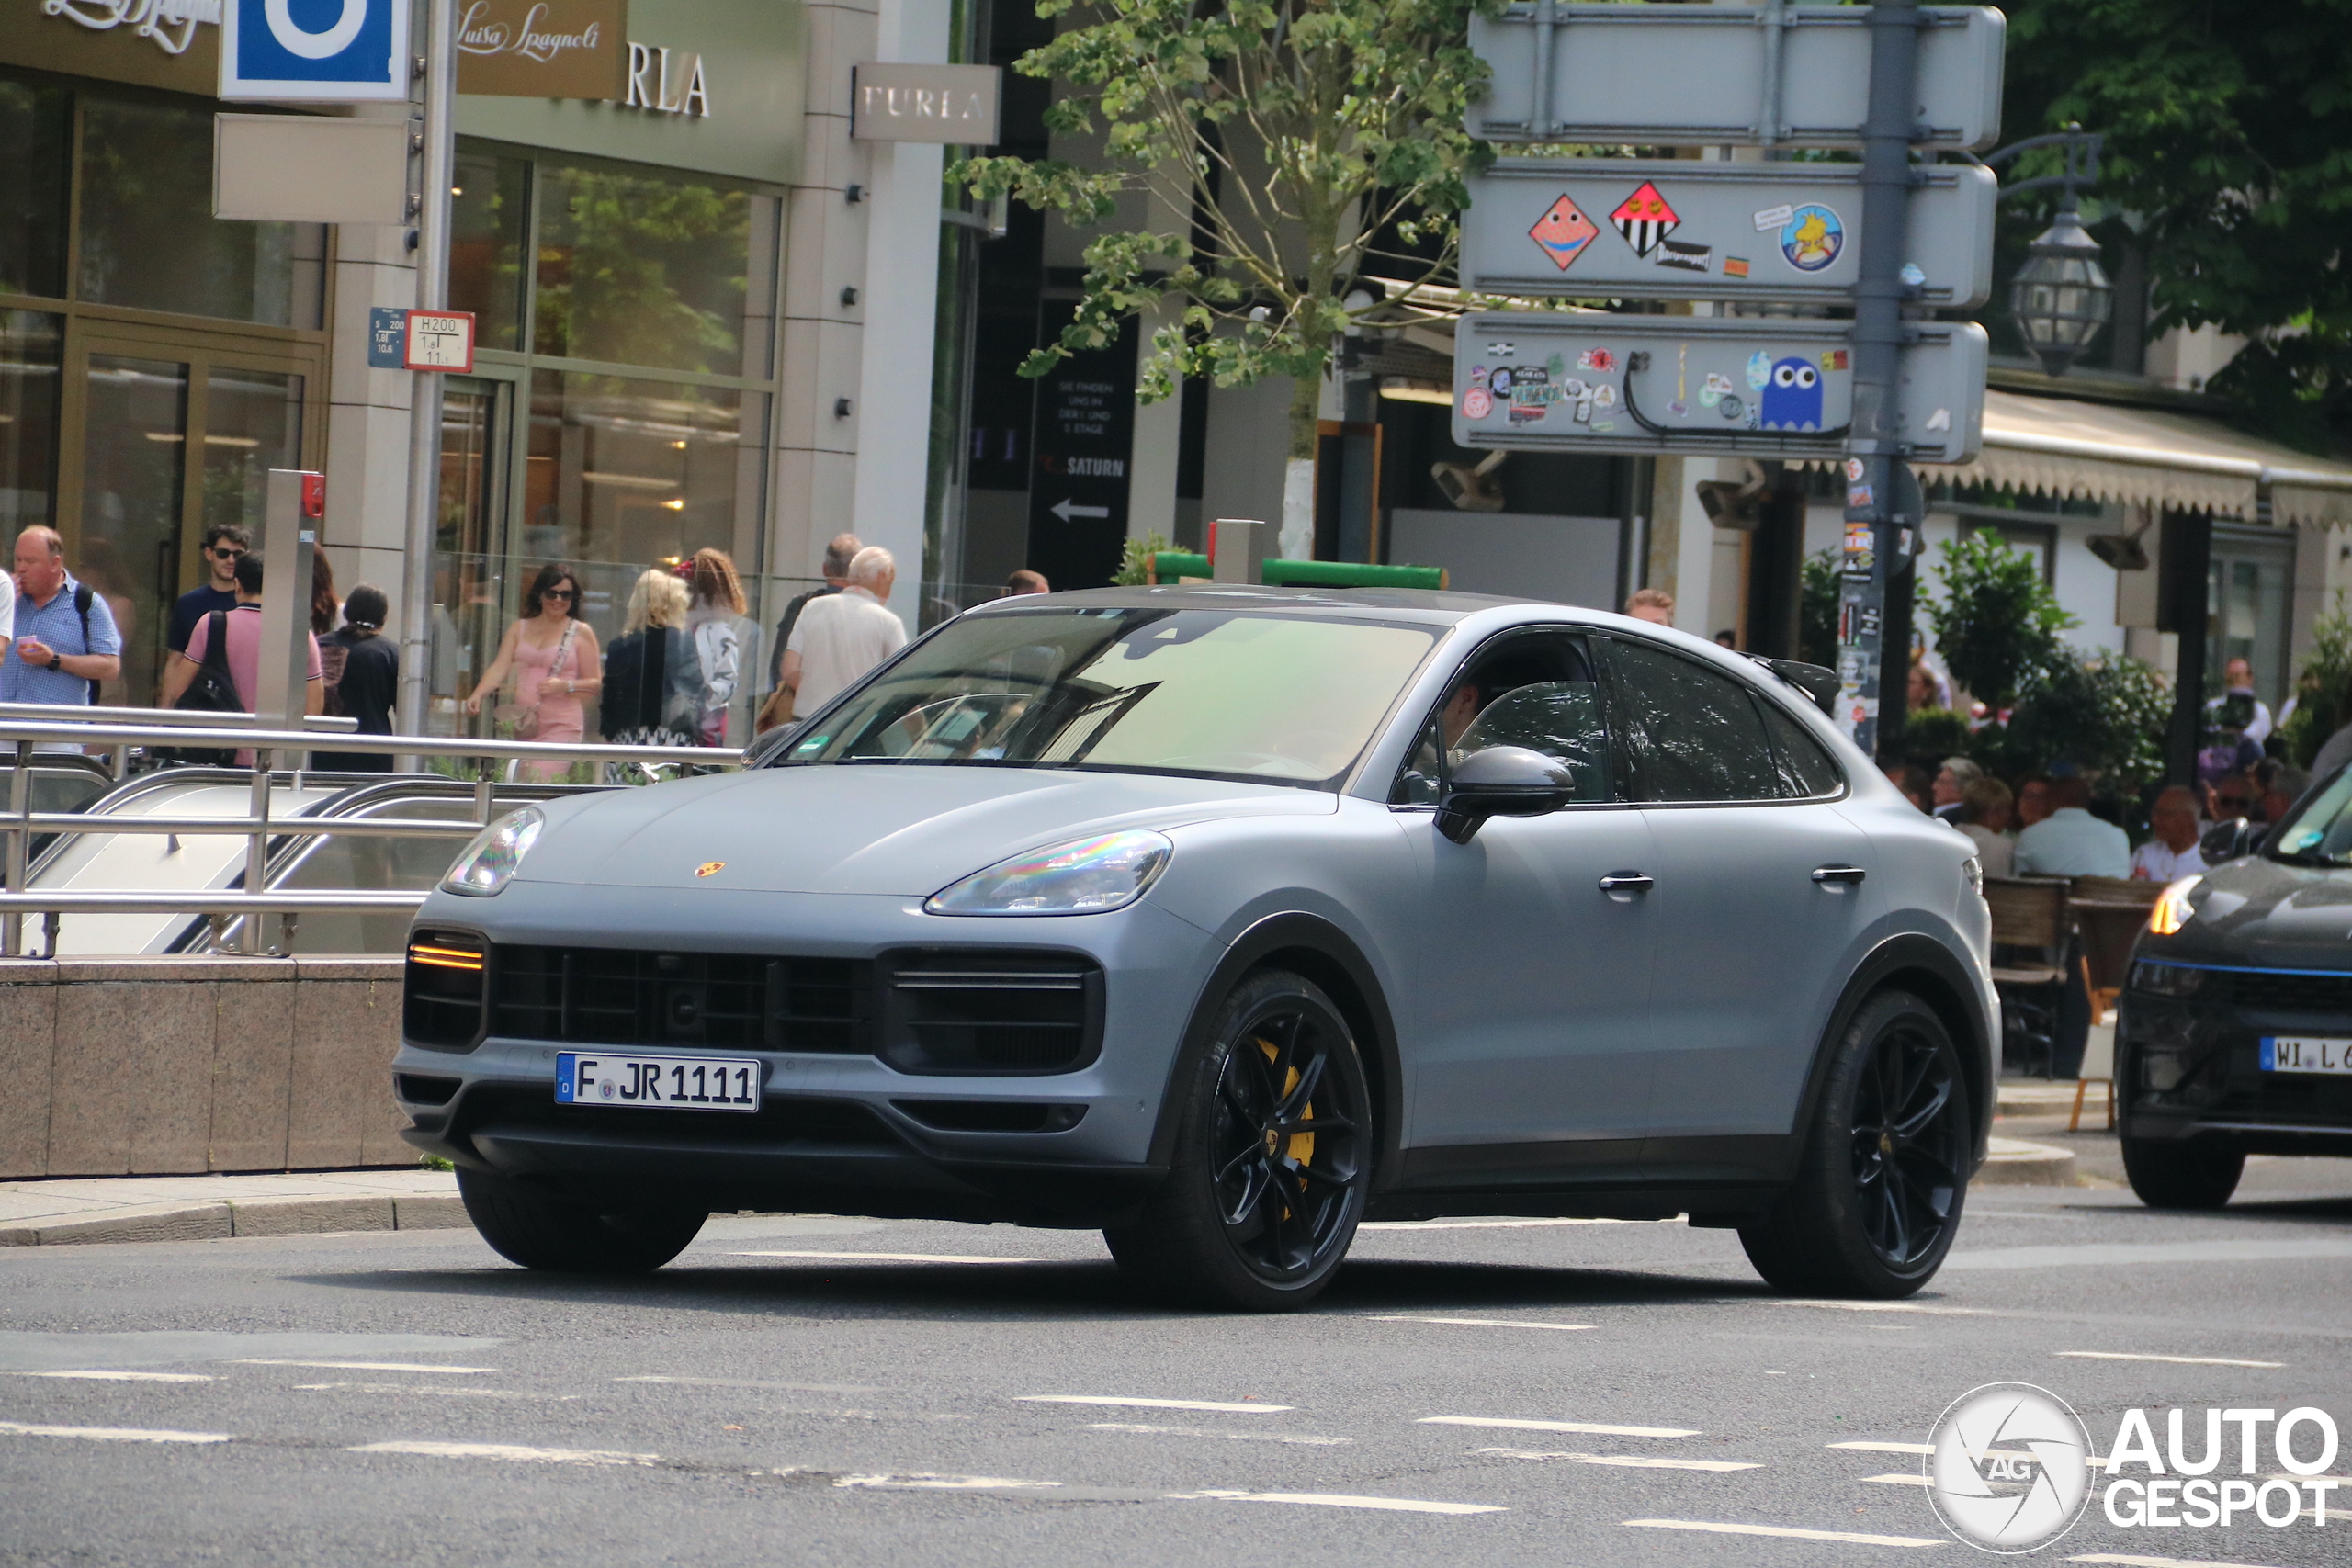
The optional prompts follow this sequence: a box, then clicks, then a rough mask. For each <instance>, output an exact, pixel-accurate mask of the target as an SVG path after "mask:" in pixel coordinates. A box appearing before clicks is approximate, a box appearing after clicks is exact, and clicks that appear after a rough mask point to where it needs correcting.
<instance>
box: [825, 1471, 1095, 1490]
mask: <svg viewBox="0 0 2352 1568" xmlns="http://www.w3.org/2000/svg"><path fill="white" fill-rule="evenodd" d="M833 1484H834V1485H835V1486H840V1487H858V1488H865V1489H868V1490H874V1491H885V1492H1042V1491H1045V1490H1047V1489H1048V1488H1051V1487H1056V1486H1059V1485H1060V1484H1061V1483H1060V1482H1058V1481H1014V1480H1011V1479H1009V1478H1007V1477H1005V1476H1001V1475H925V1474H921V1473H917V1474H912V1475H844V1476H842V1477H841V1478H839V1479H838V1480H836V1481H835V1482H834V1483H833Z"/></svg>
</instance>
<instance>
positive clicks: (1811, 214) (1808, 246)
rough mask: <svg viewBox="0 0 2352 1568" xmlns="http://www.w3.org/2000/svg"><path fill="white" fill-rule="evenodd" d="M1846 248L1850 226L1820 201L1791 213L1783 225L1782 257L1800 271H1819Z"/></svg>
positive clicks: (1808, 203) (1810, 203)
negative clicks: (1847, 227)
mask: <svg viewBox="0 0 2352 1568" xmlns="http://www.w3.org/2000/svg"><path fill="white" fill-rule="evenodd" d="M1845 249H1846V225H1845V224H1844V223H1842V222H1840V221H1839V220H1838V215H1837V214H1836V213H1835V212H1832V211H1831V210H1829V209H1827V208H1826V207H1824V206H1822V205H1821V204H1820V203H1819V202H1817V201H1808V202H1806V203H1805V204H1804V206H1803V207H1800V208H1798V209H1795V210H1794V211H1792V212H1791V213H1790V214H1789V220H1788V221H1787V222H1786V223H1783V224H1782V225H1781V254H1782V255H1783V256H1786V257H1787V258H1788V261H1789V265H1791V266H1792V267H1794V268H1796V269H1797V270H1798V271H1799V272H1819V271H1820V270H1821V269H1822V268H1823V267H1825V266H1827V265H1829V264H1830V263H1831V262H1834V261H1836V260H1837V259H1838V256H1840V255H1841V254H1844V252H1845Z"/></svg>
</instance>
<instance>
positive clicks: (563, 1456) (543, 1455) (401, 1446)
mask: <svg viewBox="0 0 2352 1568" xmlns="http://www.w3.org/2000/svg"><path fill="white" fill-rule="evenodd" d="M344 1451H345V1452H346V1453H355V1454H418V1455H422V1456H423V1457H424V1458H426V1459H503V1460H512V1461H515V1462H517V1463H520V1464H601V1465H614V1464H658V1463H660V1462H661V1459H662V1456H661V1455H660V1454H629V1453H617V1452H615V1451H613V1450H608V1449H533V1448H525V1447H524V1446H523V1445H522V1444H520V1443H363V1444H361V1445H360V1446H359V1447H357V1448H354V1449H346V1450H344Z"/></svg>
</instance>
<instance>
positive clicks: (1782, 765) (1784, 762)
mask: <svg viewBox="0 0 2352 1568" xmlns="http://www.w3.org/2000/svg"><path fill="white" fill-rule="evenodd" d="M1757 706H1758V707H1760V708H1762V709H1763V710H1764V728H1765V729H1767V730H1768V731H1770V734H1771V737H1772V761H1773V764H1774V766H1776V767H1777V768H1778V769H1779V770H1780V773H1781V794H1783V795H1791V796H1793V797H1795V798H1796V799H1799V800H1809V799H1813V798H1815V797H1817V796H1820V795H1836V794H1837V793H1838V791H1839V790H1840V789H1842V788H1844V787H1845V784H1846V778H1845V775H1844V774H1842V773H1839V772H1838V764H1837V762H1836V761H1834V760H1832V759H1831V757H1830V755H1829V753H1828V751H1827V750H1825V749H1824V748H1823V746H1822V744H1821V742H1820V741H1818V740H1815V739H1814V738H1813V737H1812V736H1810V735H1808V734H1806V733H1805V728H1804V725H1802V724H1799V723H1798V722H1797V721H1796V720H1795V719H1792V718H1791V717H1790V716H1788V715H1787V714H1784V713H1782V712H1781V710H1780V709H1779V708H1778V707H1777V706H1775V705H1773V704H1771V703H1768V702H1760V701H1759V702H1758V704H1757Z"/></svg>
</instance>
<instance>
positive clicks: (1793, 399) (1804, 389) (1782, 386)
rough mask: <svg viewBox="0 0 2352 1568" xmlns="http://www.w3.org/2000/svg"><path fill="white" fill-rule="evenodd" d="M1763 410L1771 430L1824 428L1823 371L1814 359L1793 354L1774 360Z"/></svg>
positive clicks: (1764, 421) (1767, 426)
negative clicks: (1822, 421)
mask: <svg viewBox="0 0 2352 1568" xmlns="http://www.w3.org/2000/svg"><path fill="white" fill-rule="evenodd" d="M1760 413H1761V415H1762V419H1763V423H1764V428H1765V429H1767V430H1819V429H1820V428H1821V372H1820V371H1819V370H1817V369H1815V367H1814V363H1813V361H1812V360H1810V359H1797V358H1793V357H1792V358H1788V359H1778V360H1774V361H1773V362H1772V376H1771V378H1770V380H1768V381H1766V382H1765V383H1764V391H1763V394H1762V398H1761V408H1760Z"/></svg>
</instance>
